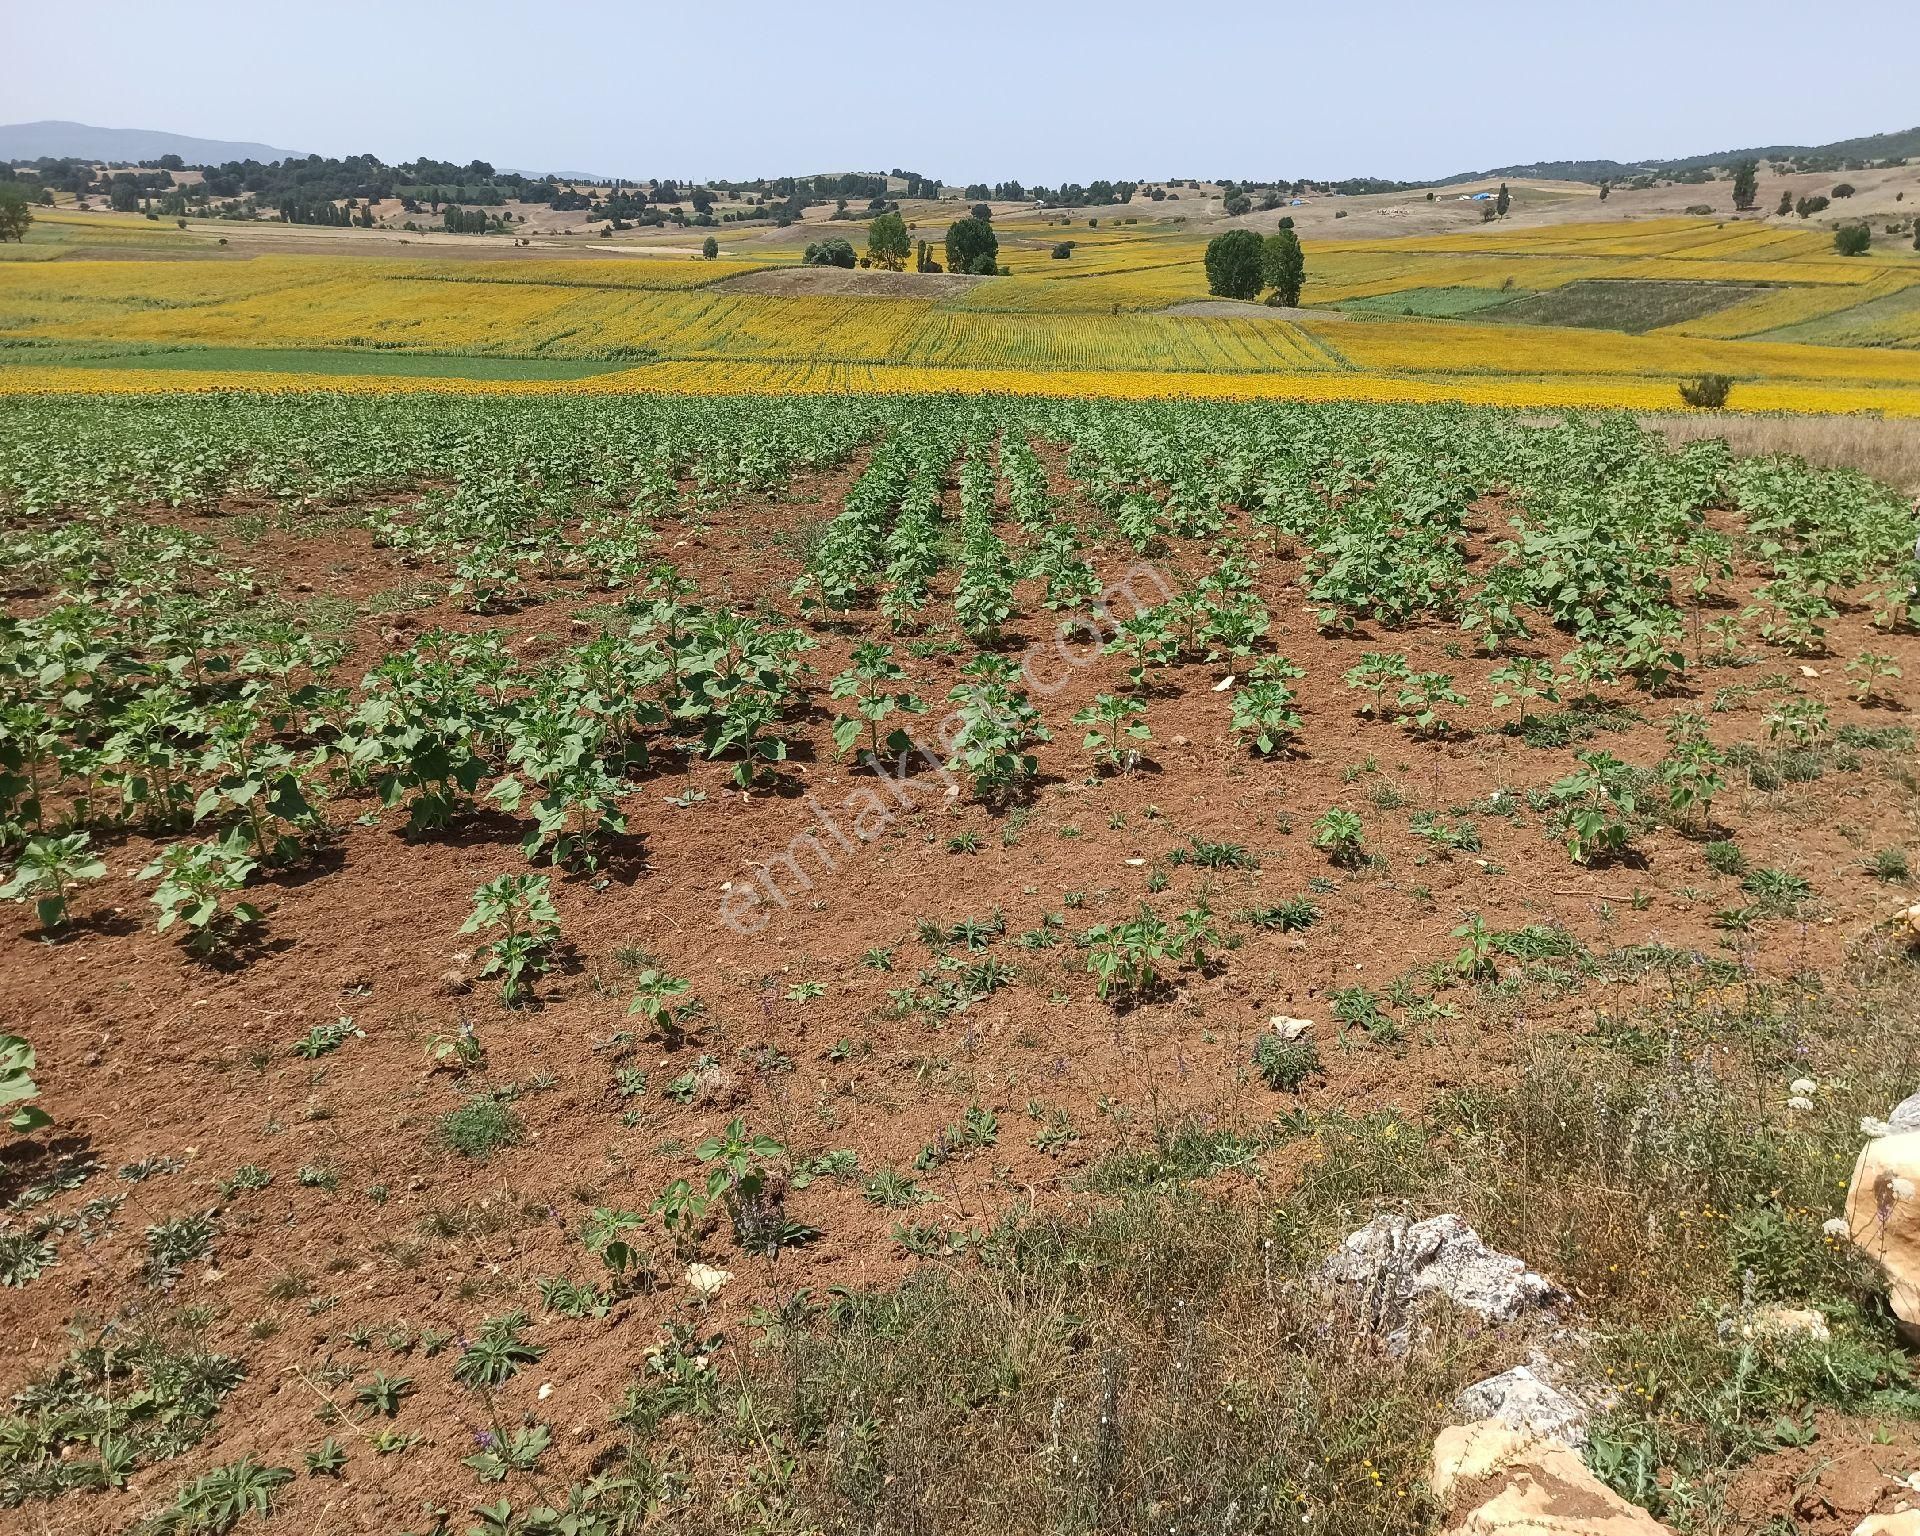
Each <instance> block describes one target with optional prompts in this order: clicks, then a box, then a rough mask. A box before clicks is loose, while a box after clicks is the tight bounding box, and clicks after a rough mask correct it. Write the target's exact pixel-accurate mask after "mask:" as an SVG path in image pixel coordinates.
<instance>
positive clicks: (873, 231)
mask: <svg viewBox="0 0 1920 1536" xmlns="http://www.w3.org/2000/svg"><path fill="white" fill-rule="evenodd" d="M912 249H913V247H912V245H911V243H910V242H909V241H908V239H907V221H906V220H905V219H903V218H901V217H900V215H899V214H897V213H883V214H881V215H880V217H879V218H877V219H875V220H874V221H873V222H872V223H871V224H869V225H868V226H867V258H868V260H870V261H871V262H872V263H873V264H874V265H875V266H876V267H885V268H886V269H887V270H888V271H889V272H898V271H900V270H901V269H902V268H903V267H905V266H906V264H907V256H908V254H909V253H910V252H911V251H912Z"/></svg>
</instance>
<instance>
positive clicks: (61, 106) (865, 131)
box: [0, 0, 1920, 185]
mask: <svg viewBox="0 0 1920 1536" xmlns="http://www.w3.org/2000/svg"><path fill="white" fill-rule="evenodd" d="M0 16H3V17H4V21H5V31H6V34H7V35H8V38H9V52H10V53H11V54H13V56H14V57H15V58H17V59H22V60H26V61H28V67H27V68H25V69H22V70H14V71H9V72H8V73H7V79H6V82H5V84H4V86H0V121H7V122H26V121H32V120H36V119H41V118H63V119H72V120H75V121H79V122H85V123H91V124H95V125H98V126H103V127H115V128H150V129H161V130H165V131H169V132H174V133H184V134H193V135H196V136H200V137H205V138H223V139H246V140H256V141H260V142H264V143H268V144H273V145H277V146H280V147H282V148H286V149H291V150H298V151H304V152H317V153H321V154H353V153H361V152H367V153H372V154H376V155H378V156H379V157H380V158H381V159H383V160H386V161H388V162H396V161H400V160H407V159H412V158H415V157H416V156H420V155H428V156H432V157H434V158H437V159H445V160H453V161H457V162H460V163H465V162H466V161H468V160H473V159H481V160H487V161H490V162H492V163H493V164H494V165H496V166H501V167H510V168H513V169H517V170H522V171H528V172H540V171H562V172H604V173H614V174H620V175H626V176H632V177H649V176H675V177H684V178H707V177H717V178H729V179H738V178H746V177H754V176H762V175H767V176H775V175H788V174H806V173H813V172H819V171H841V170H890V169H893V168H895V167H899V168H901V169H904V170H910V171H918V172H920V173H921V174H923V175H929V176H938V177H940V178H942V179H943V180H945V181H947V182H949V183H962V184H963V183H966V182H972V181H987V182H993V181H1001V180H1006V179H1017V180H1020V181H1023V182H1025V183H1027V184H1028V185H1033V184H1035V183H1042V184H1049V185H1050V184H1054V183H1058V182H1060V181H1063V180H1069V181H1079V182H1087V181H1091V180H1093V179H1095V178H1100V177H1104V178H1107V179H1110V180H1118V179H1122V178H1125V179H1149V178H1161V177H1168V176H1183V177H1184V176H1199V177H1222V176H1232V177H1235V178H1241V179H1262V180H1266V179H1275V178H1280V177H1286V178H1294V177H1313V178H1338V177H1343V176H1354V175H1373V176H1385V177H1393V178H1397V179H1402V180H1418V179H1426V178H1436V177H1440V176H1445V175H1450V174H1453V173H1455V172H1464V171H1475V170H1484V169H1488V168H1491V167H1494V166H1499V165H1509V164H1519V163H1525V162H1528V161H1533V160H1555V159H1584V158H1599V157H1608V158H1615V159H1621V160H1633V159H1640V158H1653V157H1660V156H1679V155H1687V154H1702V153H1707V152H1710V151H1714V150H1720V149H1730V148H1736V147H1741V146H1745V145H1750V144H1760V145H1764V144H1796V143H1798V144H1817V143H1821V142H1825V141H1830V140H1833V139H1839V138H1851V137H1854V136H1856V135H1859V134H1865V133H1876V132H1884V131H1889V130H1893V129H1900V128H1907V127H1912V126H1914V124H1915V123H1916V122H1917V121H1920V89H1916V86H1920V76H1916V75H1915V72H1914V65H1913V61H1914V58H1915V56H1916V46H1917V45H1920V5H1916V4H1915V3H1914V0H1895V3H1883V0H1856V3H1855V4H1853V5H1850V6H1849V7H1848V8H1847V9H1846V12H1845V20H1844V25H1843V26H1837V27H1833V26H1829V27H1822V26H1816V25H1813V23H1814V22H1816V21H1817V20H1818V16H1817V14H1816V13H1815V12H1814V11H1813V10H1811V9H1810V8H1809V7H1808V6H1807V5H1806V4H1805V3H1804V0H1791V3H1788V0H1745V3H1740V4H1724V3H1711V4H1708V3H1700V0H1664V3H1658V4H1652V3H1644V0H1616V3H1615V4H1612V5H1609V6H1606V7H1591V6H1578V7H1576V6H1573V5H1569V4H1565V3H1564V0H1563V3H1555V0H1535V3H1532V4H1504V3H1476V0H1458V3H1455V4H1452V5H1435V4H1431V3H1409V0H1372V3H1367V0H1347V3H1343V4H1326V5H1316V6H1312V7H1303V6H1298V5H1294V6H1289V5H1287V4H1285V3H1282V0H1215V3H1214V4H1212V5H1204V4H1191V3H1189V4H1185V5H1168V4H1165V3H1141V0H1105V3H1101V4H1061V3H1050V0H1025V3H1010V0H961V3H959V4H947V3H941V4H915V3H913V0H906V3H902V0H884V3H875V0H825V3H808V0H776V3H767V0H732V3H725V0H673V3H669V4H665V5H661V4H656V3H653V0H624V3H622V0H543V3H540V4H529V3H519V4H512V3H506V0H439V3H423V0H265V3H262V0H245V3H241V0H62V3H60V4H58V5H54V4H45V3H39V0H0Z"/></svg>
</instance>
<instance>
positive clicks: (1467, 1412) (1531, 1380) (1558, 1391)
mask: <svg viewBox="0 0 1920 1536" xmlns="http://www.w3.org/2000/svg"><path fill="white" fill-rule="evenodd" d="M1453 1406H1454V1411H1455V1412H1457V1413H1458V1414H1460V1415H1461V1417H1462V1418H1464V1419H1467V1420H1468V1421H1478V1420H1484V1419H1491V1420H1494V1421H1495V1422H1497V1423H1500V1424H1504V1425H1505V1426H1506V1427H1507V1428H1508V1429H1514V1430H1521V1431H1524V1432H1527V1433H1531V1434H1533V1435H1536V1436H1539V1437H1541V1438H1544V1439H1553V1440H1559V1441H1561V1442H1562V1443H1563V1444H1566V1445H1570V1446H1574V1447H1576V1448H1577V1447H1579V1446H1583V1445H1585V1444H1586V1443H1587V1420H1588V1418H1589V1417H1590V1416H1591V1413H1592V1410H1591V1409H1590V1408H1589V1407H1588V1405H1587V1404H1586V1403H1585V1402H1584V1401H1582V1400H1581V1398H1579V1397H1577V1396H1575V1395H1574V1394H1573V1393H1571V1392H1568V1391H1565V1390H1563V1389H1562V1388H1561V1387H1560V1386H1559V1385H1557V1384H1556V1383H1555V1382H1553V1381H1552V1380H1550V1379H1549V1378H1548V1376H1547V1375H1546V1374H1545V1373H1544V1372H1542V1371H1537V1370H1535V1369H1534V1368H1533V1367H1532V1366H1530V1365H1516V1366H1515V1367H1514V1368H1513V1369H1512V1370H1510V1371H1502V1372H1501V1373H1500V1374H1499V1375H1498V1376H1489V1377H1487V1378H1486V1380H1484V1381H1476V1382H1475V1383H1474V1384H1473V1385H1472V1386H1470V1387H1466V1388H1464V1389H1463V1390H1462V1391H1461V1392H1460V1394H1459V1396H1457V1397H1456V1398H1454V1400H1453Z"/></svg>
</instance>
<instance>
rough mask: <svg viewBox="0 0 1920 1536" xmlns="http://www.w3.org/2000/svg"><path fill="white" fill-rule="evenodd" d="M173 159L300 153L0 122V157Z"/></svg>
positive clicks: (184, 137) (219, 161) (125, 131)
mask: <svg viewBox="0 0 1920 1536" xmlns="http://www.w3.org/2000/svg"><path fill="white" fill-rule="evenodd" d="M162 155H178V156H179V157H180V158H181V159H182V160H183V161H185V162H186V163H187V164H188V165H225V164H226V163H227V162H228V161H229V160H259V161H262V162H268V161H274V160H298V159H302V158H304V157H305V151H304V150H298V151H297V150H291V149H275V148H274V147H273V146H272V145H271V144H254V143H250V142H246V141H243V140H237V139H196V138H194V137H193V136H192V135H191V134H185V133H165V132H161V131H159V130H157V129H151V128H96V127H94V126H93V125H92V124H90V123H68V122H59V121H52V120H49V121H46V122H38V123H5V124H0V159H8V160H38V159H40V158H42V157H43V156H44V157H47V158H50V159H60V158H65V157H69V156H70V157H72V158H74V159H78V160H107V161H112V162H115V163H120V162H126V163H129V164H135V163H138V162H139V161H142V160H158V159H159V158H160V157H161V156H162Z"/></svg>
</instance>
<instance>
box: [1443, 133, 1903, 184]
mask: <svg viewBox="0 0 1920 1536" xmlns="http://www.w3.org/2000/svg"><path fill="white" fill-rule="evenodd" d="M1912 155H1920V128H1906V129H1902V130H1900V131H1898V132H1896V133H1873V134H1867V135H1865V136H1864V137H1862V138H1857V139H1837V140H1835V141H1834V142H1833V143H1831V144H1770V145H1766V146H1764V147H1758V148H1750V149H1722V150H1715V151H1714V152H1713V153H1712V154H1705V155H1686V156H1682V157H1680V158H1678V159H1671V160H1636V161H1623V160H1534V161H1531V162H1529V163H1528V164H1526V165H1503V166H1498V167H1496V168H1495V169H1493V170H1491V171H1471V172H1464V173H1462V174H1461V175H1458V176H1450V177H1448V178H1447V183H1443V185H1444V184H1448V183H1452V182H1456V181H1472V180H1477V179H1479V178H1480V177H1483V176H1512V177H1525V178H1527V179H1529V180H1545V181H1619V180H1624V179H1625V178H1627V177H1630V176H1645V175H1648V174H1652V175H1656V176H1676V175H1684V174H1686V173H1687V172H1689V171H1704V170H1708V169H1711V168H1713V167H1715V166H1730V165H1734V164H1737V163H1738V162H1739V161H1742V160H1758V161H1761V162H1763V163H1766V162H1770V161H1776V160H1791V161H1792V162H1794V163H1795V164H1796V165H1798V166H1799V167H1801V168H1802V169H1804V170H1822V169H1834V170H1837V169H1839V168H1840V167H1842V166H1843V165H1845V164H1847V163H1848V162H1849V161H1869V162H1871V161H1880V160H1904V159H1906V158H1908V157H1909V156H1912Z"/></svg>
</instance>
